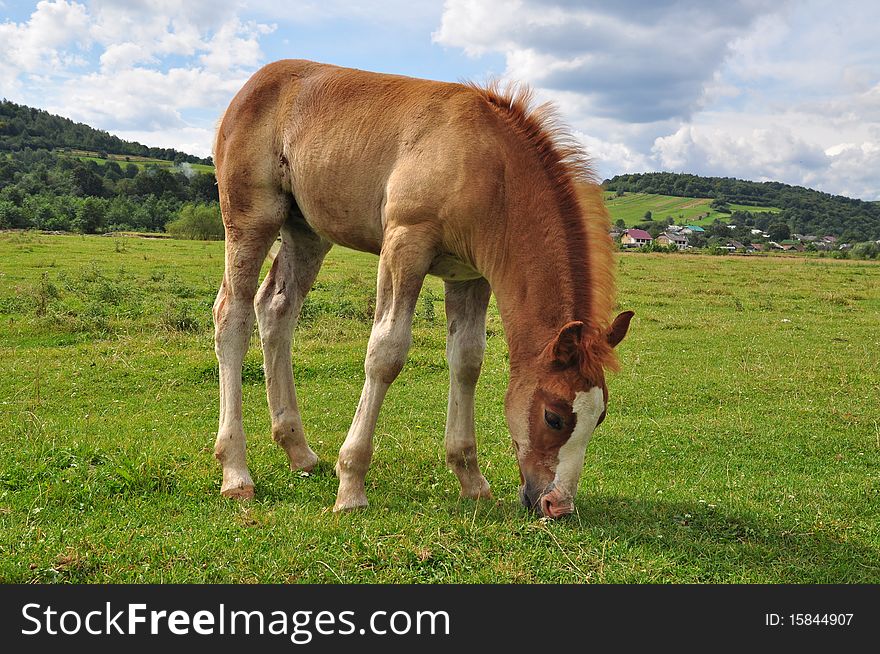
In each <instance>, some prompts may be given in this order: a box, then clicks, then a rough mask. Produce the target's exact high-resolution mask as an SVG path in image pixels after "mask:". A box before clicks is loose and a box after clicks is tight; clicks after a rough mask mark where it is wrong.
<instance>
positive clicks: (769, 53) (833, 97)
mask: <svg viewBox="0 0 880 654" xmlns="http://www.w3.org/2000/svg"><path fill="white" fill-rule="evenodd" d="M878 23H880V5H878V4H877V3H875V2H870V1H869V0H859V1H855V2H848V3H839V2H838V3H835V2H832V1H831V0H806V1H805V2H797V3H792V2H764V1H762V0H742V1H739V2H729V3H724V4H722V3H709V2H702V1H697V0H661V1H659V2H653V1H648V0H620V1H618V2H615V3H582V2H576V1H575V0H515V1H514V2H506V1H505V0H448V1H447V2H446V4H445V5H444V13H443V17H442V21H441V23H440V26H439V28H438V29H437V31H436V32H435V33H434V35H433V38H434V40H435V41H436V42H437V43H439V44H442V45H445V46H451V47H456V48H461V49H462V50H463V51H464V52H465V53H467V54H468V55H470V56H472V57H480V56H483V55H485V54H487V53H501V54H503V55H504V57H505V61H506V71H505V76H507V77H510V78H514V79H517V80H521V81H525V82H528V83H530V84H531V85H532V86H535V87H537V90H538V95H539V97H541V98H542V99H553V100H554V101H556V102H557V103H558V104H559V106H560V108H561V111H562V114H563V115H564V116H565V118H566V120H567V122H569V124H571V125H572V126H573V127H574V129H575V130H576V131H577V132H578V134H579V136H580V138H581V140H582V141H583V142H584V144H585V146H586V147H587V148H588V150H589V151H590V153H591V155H592V156H593V159H594V162H595V165H596V168H597V169H598V170H599V171H600V173H601V174H602V176H610V175H612V174H617V173H623V172H638V171H650V170H664V169H665V170H677V171H682V172H695V173H699V174H705V175H726V176H734V177H739V178H744V179H758V180H763V179H776V180H779V181H783V182H788V183H793V184H803V185H807V186H812V187H815V188H819V189H821V190H824V191H827V192H831V193H847V194H853V195H855V196H856V197H863V198H870V199H873V198H878V197H880V166H878V165H877V163H878V162H877V150H876V148H877V144H878V143H880V47H878V41H877V29H876V26H877V24H878Z"/></svg>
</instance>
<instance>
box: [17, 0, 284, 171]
mask: <svg viewBox="0 0 880 654" xmlns="http://www.w3.org/2000/svg"><path fill="white" fill-rule="evenodd" d="M241 5H243V3H242V2H241V1H240V0H210V1H208V0H195V1H188V2H183V3H182V2H178V1H177V0H137V1H132V2H126V3H119V2H113V1H110V0H91V1H89V2H87V3H86V4H79V3H76V2H69V1H68V0H56V1H54V2H47V1H43V2H40V3H39V4H37V6H36V8H35V10H34V11H33V13H32V14H31V16H30V17H29V19H28V20H27V21H24V22H22V23H13V22H9V21H7V22H6V23H3V24H0V85H2V86H0V95H3V96H5V97H9V98H10V99H14V100H17V101H25V102H28V101H29V100H30V99H31V97H34V96H36V97H38V98H39V101H38V102H31V104H38V105H39V106H42V107H45V108H47V109H48V110H49V111H52V112H55V113H59V114H61V115H64V116H68V117H70V118H73V119H75V120H80V121H83V122H86V123H89V124H91V125H93V126H95V127H99V128H101V129H106V130H113V131H120V130H121V131H124V132H125V133H128V134H135V133H136V134H138V135H139V137H140V138H142V139H143V142H145V143H148V144H150V145H169V146H173V147H178V148H189V149H190V151H192V152H198V153H204V154H207V153H209V151H210V144H211V133H212V132H213V127H214V120H215V119H216V116H218V115H219V114H220V113H222V111H223V109H224V108H225V107H226V105H227V104H228V102H229V100H230V99H231V97H232V95H234V93H235V92H236V91H237V90H238V89H239V88H240V87H241V85H242V84H243V83H244V82H245V81H246V79H247V77H248V76H249V75H250V74H251V73H252V72H253V71H254V70H256V68H258V67H259V66H260V65H261V64H262V63H264V62H263V59H264V55H263V52H262V49H261V47H260V39H261V38H262V37H264V36H265V35H267V34H269V33H271V32H272V31H273V29H274V26H273V25H266V24H263V23H258V22H255V21H252V20H243V19H242V18H241V17H240V15H239V14H240V12H241ZM95 59H97V63H98V66H97V68H96V67H95V66H92V67H91V70H89V69H88V65H89V64H90V60H91V61H92V62H93V61H95ZM194 116H197V117H195V118H194ZM192 121H194V122H192ZM170 135H173V137H174V138H185V141H181V142H178V144H177V145H174V141H173V140H172V139H171V138H170Z"/></svg>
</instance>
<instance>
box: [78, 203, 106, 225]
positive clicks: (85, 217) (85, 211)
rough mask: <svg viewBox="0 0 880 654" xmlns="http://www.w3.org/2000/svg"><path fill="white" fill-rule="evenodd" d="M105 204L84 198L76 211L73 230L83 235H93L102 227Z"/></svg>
mask: <svg viewBox="0 0 880 654" xmlns="http://www.w3.org/2000/svg"><path fill="white" fill-rule="evenodd" d="M106 213H107V203H106V201H104V200H101V199H99V198H86V199H85V200H83V201H82V203H81V204H80V205H79V209H77V211H76V218H75V219H74V221H73V228H74V229H76V230H77V231H78V232H82V233H83V234H94V233H95V232H97V231H98V229H99V228H101V227H102V226H103V225H104V215H105V214H106Z"/></svg>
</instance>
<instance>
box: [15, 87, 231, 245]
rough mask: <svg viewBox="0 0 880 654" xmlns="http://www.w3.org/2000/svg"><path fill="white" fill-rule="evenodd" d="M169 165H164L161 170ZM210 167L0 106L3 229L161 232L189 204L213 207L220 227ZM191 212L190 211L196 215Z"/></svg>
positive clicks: (200, 161) (83, 127) (180, 154)
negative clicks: (79, 152) (207, 169)
mask: <svg viewBox="0 0 880 654" xmlns="http://www.w3.org/2000/svg"><path fill="white" fill-rule="evenodd" d="M62 148H75V149H80V150H88V151H94V152H96V153H97V154H98V157H101V156H106V155H108V154H114V155H123V156H133V157H151V158H155V159H164V160H166V161H171V162H174V165H173V166H172V165H169V164H166V163H164V162H156V164H150V163H149V162H147V163H145V162H143V161H139V162H137V163H135V162H131V161H129V162H126V161H125V160H124V158H123V160H122V161H116V160H113V159H104V160H102V161H100V162H99V161H97V160H96V157H83V156H78V155H76V154H73V153H71V152H67V151H65V150H64V149H62ZM160 163H161V164H163V165H159V164H160ZM192 164H208V165H210V164H211V160H210V159H200V158H198V157H194V156H192V155H189V154H186V153H183V152H179V151H177V150H172V149H164V148H148V147H147V146H144V145H141V144H140V143H133V142H129V141H123V140H122V139H119V138H118V137H115V136H110V135H109V134H107V133H106V132H102V131H100V130H96V129H93V128H91V127H89V126H87V125H83V124H81V123H74V122H73V121H71V120H68V119H67V118H62V117H60V116H53V115H51V114H48V113H47V112H45V111H41V110H38V109H30V108H29V107H24V106H21V105H16V104H14V103H11V102H7V101H3V103H2V104H0V229H10V228H13V229H15V228H23V229H41V230H48V231H77V232H82V233H87V234H91V233H100V232H107V231H150V232H160V231H163V230H164V229H165V227H166V225H168V224H169V223H170V222H172V221H174V220H176V219H177V218H178V217H179V216H180V215H181V213H182V210H183V209H184V207H186V206H187V205H190V206H192V207H197V208H199V209H201V210H204V209H205V208H206V207H207V208H210V210H211V212H212V213H213V214H214V215H215V216H216V220H215V222H216V223H217V224H219V220H220V219H219V205H218V195H217V186H216V183H215V180H214V176H213V175H212V174H207V173H202V172H198V171H197V170H196V169H195V168H194V167H193V165H192ZM190 213H191V212H190Z"/></svg>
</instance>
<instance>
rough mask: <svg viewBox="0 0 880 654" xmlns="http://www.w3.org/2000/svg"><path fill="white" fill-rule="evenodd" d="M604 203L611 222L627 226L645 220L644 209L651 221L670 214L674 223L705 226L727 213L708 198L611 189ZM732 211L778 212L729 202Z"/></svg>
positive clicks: (720, 218)
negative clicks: (617, 191) (621, 191)
mask: <svg viewBox="0 0 880 654" xmlns="http://www.w3.org/2000/svg"><path fill="white" fill-rule="evenodd" d="M605 203H606V205H607V206H608V210H609V211H610V212H611V221H612V222H615V221H617V220H619V219H621V218H622V219H623V221H624V222H625V223H626V226H627V227H633V226H635V225H638V224H639V223H641V222H644V220H645V212H647V211H650V212H651V215H652V217H653V219H654V220H663V219H664V218H668V217H672V218H673V219H675V222H676V223H678V224H683V223H685V222H687V223H688V224H692V225H709V224H711V223H712V222H713V221H714V220H715V219H716V218H717V219H718V220H721V221H723V222H726V221H727V220H729V218H730V214H729V213H720V212H718V211H715V210H714V209H712V208H711V207H710V206H709V205H710V204H711V203H712V199H711V198H680V197H675V196H672V195H655V194H653V193H625V194H624V195H622V196H621V197H617V194H616V193H615V192H613V191H606V192H605ZM728 206H729V207H730V209H731V210H732V211H750V212H752V213H767V212H778V211H779V209H776V208H774V207H758V206H752V205H748V204H729V205H728Z"/></svg>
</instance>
